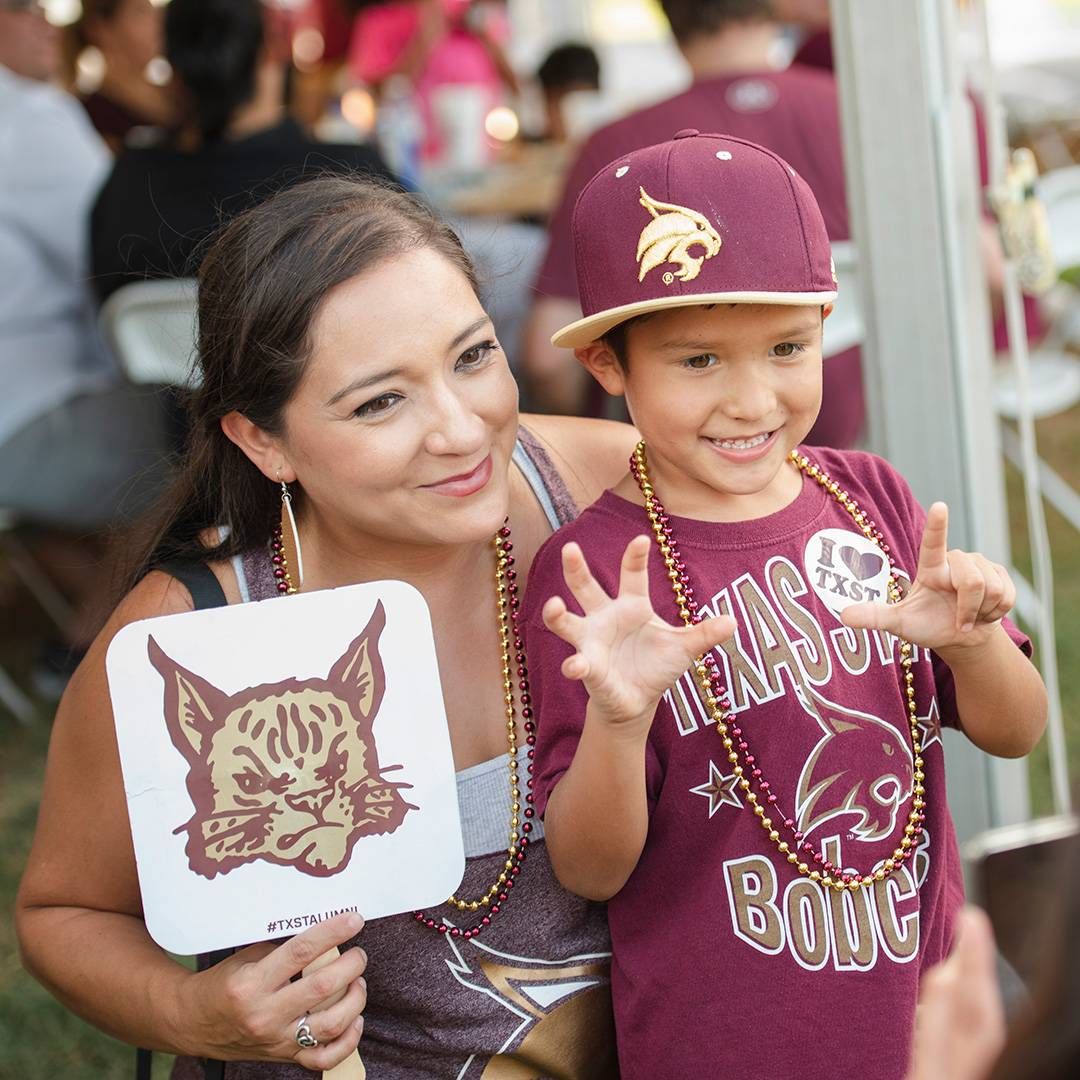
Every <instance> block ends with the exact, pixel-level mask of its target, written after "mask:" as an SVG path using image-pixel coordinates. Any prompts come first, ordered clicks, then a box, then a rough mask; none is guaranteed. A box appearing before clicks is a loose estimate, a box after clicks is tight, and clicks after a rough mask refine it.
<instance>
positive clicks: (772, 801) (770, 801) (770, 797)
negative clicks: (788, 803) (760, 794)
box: [766, 791, 776, 806]
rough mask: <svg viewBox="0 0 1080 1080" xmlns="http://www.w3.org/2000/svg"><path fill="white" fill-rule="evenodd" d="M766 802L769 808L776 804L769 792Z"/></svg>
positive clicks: (774, 797)
mask: <svg viewBox="0 0 1080 1080" xmlns="http://www.w3.org/2000/svg"><path fill="white" fill-rule="evenodd" d="M766 801H767V802H768V804H769V805H770V806H772V805H773V804H775V802H776V796H775V795H774V794H773V793H772V792H771V791H770V792H769V797H768V799H767V800H766Z"/></svg>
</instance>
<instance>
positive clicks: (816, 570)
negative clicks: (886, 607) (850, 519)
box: [803, 529, 889, 619]
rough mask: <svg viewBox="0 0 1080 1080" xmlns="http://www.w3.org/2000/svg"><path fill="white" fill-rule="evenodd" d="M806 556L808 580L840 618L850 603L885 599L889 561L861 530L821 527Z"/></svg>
mask: <svg viewBox="0 0 1080 1080" xmlns="http://www.w3.org/2000/svg"><path fill="white" fill-rule="evenodd" d="M803 559H804V565H805V569H806V579H807V581H809V582H810V584H811V585H812V586H813V588H814V591H815V592H816V593H817V594H818V596H819V597H821V600H822V603H824V604H825V606H826V607H827V608H828V609H829V610H830V611H831V612H832V613H833V614H834V615H835V616H836V617H837V619H839V618H840V613H841V612H842V611H843V610H844V608H846V607H848V606H849V605H851V604H862V603H867V602H873V603H878V604H883V603H885V602H886V598H887V596H888V582H889V564H888V562H887V561H886V559H885V556H884V555H883V554H882V553H881V550H880V549H879V548H878V546H877V545H876V544H875V543H874V542H873V541H872V540H868V539H867V538H866V537H865V536H863V535H862V534H861V533H855V532H849V531H848V530H847V529H822V530H821V531H820V532H818V533H815V534H814V535H813V536H812V537H810V541H809V543H807V545H806V551H805V553H804V555H803Z"/></svg>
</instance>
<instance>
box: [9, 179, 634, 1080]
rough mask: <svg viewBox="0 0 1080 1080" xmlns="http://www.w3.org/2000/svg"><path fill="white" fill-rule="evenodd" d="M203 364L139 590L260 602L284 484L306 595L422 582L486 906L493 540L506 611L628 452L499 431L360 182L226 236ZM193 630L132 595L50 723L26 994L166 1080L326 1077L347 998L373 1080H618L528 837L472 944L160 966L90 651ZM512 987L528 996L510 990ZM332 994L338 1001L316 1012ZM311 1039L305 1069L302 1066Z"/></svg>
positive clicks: (407, 938) (576, 423)
mask: <svg viewBox="0 0 1080 1080" xmlns="http://www.w3.org/2000/svg"><path fill="white" fill-rule="evenodd" d="M199 352H200V366H201V375H202V381H201V387H200V389H199V390H198V391H197V393H196V396H195V399H194V401H193V404H192V413H193V416H192V421H193V426H192V445H191V448H190V452H189V454H188V456H187V459H186V464H185V470H184V473H183V475H182V477H181V478H180V479H179V481H178V483H177V487H176V489H175V491H174V493H173V496H172V499H171V503H170V506H169V508H168V510H167V512H166V513H165V515H164V517H163V519H162V522H161V527H160V529H159V531H158V533H157V535H156V538H155V539H154V541H153V543H152V544H151V545H150V553H149V555H148V556H147V558H146V559H145V560H143V561H144V565H146V566H154V565H161V564H162V563H164V562H168V563H169V564H170V565H171V566H174V567H175V566H177V565H178V564H182V565H184V566H186V567H188V568H190V567H193V566H197V565H199V563H200V562H202V561H203V560H208V561H209V563H210V567H211V569H212V570H213V575H214V580H215V581H216V582H217V583H218V584H219V585H220V588H221V589H222V590H223V591H224V594H225V597H226V598H227V599H228V601H229V602H230V603H240V602H242V601H243V600H247V599H258V598H262V597H266V596H275V595H277V592H278V591H279V587H278V582H279V580H280V578H278V577H275V574H274V570H275V563H274V561H273V558H274V555H273V552H274V547H273V545H272V537H273V535H274V532H275V528H276V526H277V525H278V522H279V521H280V520H281V518H280V515H281V491H282V485H283V484H284V485H286V486H287V488H288V490H289V492H290V497H291V498H292V499H293V505H294V506H295V507H296V519H297V524H298V536H299V546H300V548H301V549H302V552H303V566H304V581H303V590H304V591H308V590H314V589H324V588H333V587H335V586H340V585H344V584H348V583H352V582H361V581H367V580H373V579H382V578H399V579H403V580H406V581H409V582H411V583H412V584H413V585H414V586H416V587H417V588H418V589H419V590H420V591H421V592H422V593H423V594H424V596H425V598H426V599H427V602H428V605H429V606H430V609H431V614H432V620H433V625H434V630H435V639H436V646H437V649H438V653H439V667H440V671H441V672H442V673H443V674H442V684H443V685H442V689H443V694H444V698H445V702H446V711H447V717H448V723H449V727H450V735H451V742H452V745H453V750H454V758H455V763H456V765H457V768H458V769H459V770H460V771H459V799H460V803H461V808H462V820H463V827H464V829H465V835H466V844H467V855H468V856H469V860H468V864H467V868H466V875H465V880H464V882H463V884H462V888H461V890H460V893H461V895H463V896H466V897H473V896H476V895H477V894H483V893H484V892H485V891H486V890H487V889H488V887H489V886H490V885H491V884H492V882H493V881H498V875H499V874H500V872H501V870H502V867H503V864H504V861H505V860H506V859H507V830H508V827H509V822H510V815H511V807H510V803H511V795H510V786H511V781H509V779H508V776H507V765H508V754H507V749H508V743H507V723H506V720H507V715H506V704H505V702H504V697H503V694H504V691H503V676H502V659H501V656H500V643H499V636H498V627H497V622H496V618H495V614H496V604H495V598H496V585H495V561H494V558H493V550H492V538H493V537H494V535H495V534H496V532H497V531H498V530H499V529H500V528H501V527H502V526H503V523H504V521H506V522H507V523H508V527H509V529H510V530H512V543H513V545H514V547H513V552H514V555H515V557H516V560H517V571H518V576H517V579H516V580H517V584H518V586H519V587H521V586H523V585H524V580H525V577H526V573H527V570H528V567H529V565H530V563H531V561H532V556H533V554H534V552H535V551H536V549H537V547H538V546H539V545H540V544H541V543H542V542H543V540H544V539H545V537H547V536H548V535H549V534H550V532H551V530H552V527H553V525H554V524H555V523H556V522H557V521H559V520H565V519H566V518H567V517H569V516H571V515H572V514H573V513H574V512H575V509H574V508H575V505H576V506H582V505H584V504H586V503H588V502H590V501H591V500H592V499H593V498H594V497H595V496H596V495H597V494H599V492H600V491H601V490H602V489H603V488H604V487H606V486H607V485H608V484H609V483H613V482H614V480H615V479H616V477H617V476H618V475H619V474H620V473H621V471H623V470H624V469H625V462H626V460H627V455H628V453H629V451H630V449H631V447H632V445H633V433H632V431H631V430H630V429H629V428H627V427H624V426H623V425H618V424H606V423H603V422H599V421H594V422H590V421H583V420H571V419H565V418H551V417H529V418H527V419H526V421H525V422H524V423H523V424H522V426H520V427H519V423H518V416H517V388H516V385H515V384H514V381H513V379H512V377H511V376H510V373H509V369H508V367H507V363H506V358H505V356H504V355H503V353H502V351H501V349H500V348H499V345H498V343H497V341H496V340H495V339H494V337H493V334H492V329H491V323H490V321H489V319H488V318H487V316H486V314H485V312H484V310H483V308H482V307H481V304H480V301H479V299H478V298H477V290H476V282H475V279H474V277H473V274H472V269H471V267H470V264H469V262H468V260H467V257H466V256H465V255H464V253H463V251H462V249H461V246H460V243H459V242H458V241H457V238H456V237H455V236H454V234H453V233H452V232H450V231H449V230H448V229H447V228H446V227H445V226H444V225H442V224H440V223H439V222H438V221H437V220H436V219H435V218H434V217H433V216H432V214H431V213H430V212H429V211H428V210H426V209H425V208H423V207H422V206H420V205H419V204H417V203H416V202H414V201H413V200H412V199H411V198H410V197H409V196H407V195H404V194H401V193H399V192H396V191H392V190H389V189H385V188H380V187H378V186H376V185H374V184H372V183H365V182H361V181H355V180H346V179H335V178H329V177H327V178H321V179H318V180H314V181H311V182H308V183H305V184H301V185H297V186H295V187H293V188H289V189H287V190H285V191H283V192H280V193H279V194H277V195H276V196H275V197H274V198H273V199H271V200H270V201H269V202H267V203H266V204H264V205H262V206H260V207H257V208H255V209H254V210H251V211H249V212H247V213H245V214H244V215H242V216H241V217H239V218H238V219H236V220H235V221H233V223H232V224H231V225H230V226H228V228H227V229H226V230H225V231H224V232H223V234H222V235H221V237H220V238H219V239H218V241H217V242H216V244H215V245H214V247H213V248H212V249H211V250H210V252H209V253H208V255H207V258H206V259H205V261H204V263H203V266H202V269H201V272H200V280H199ZM288 548H289V554H290V556H293V555H294V554H295V553H294V552H293V551H292V544H291V542H290V544H289V545H288ZM279 560H280V557H279ZM278 565H280V561H279V563H278ZM290 566H291V567H292V569H293V572H295V563H294V562H290ZM192 605H193V602H192V598H191V596H190V595H189V592H188V590H187V589H186V588H185V587H184V586H183V585H182V584H181V583H180V582H179V581H177V580H176V578H175V577H173V576H171V575H170V574H169V573H165V572H162V571H160V570H154V571H151V572H149V573H147V574H146V576H144V577H143V578H142V579H141V580H140V581H139V582H138V584H137V585H135V587H134V588H133V589H132V591H131V592H130V593H129V595H128V596H127V597H126V598H125V599H124V601H123V602H122V603H121V604H120V606H119V608H118V609H117V610H116V612H115V613H114V615H113V617H112V619H111V620H110V622H109V624H108V626H107V627H106V629H105V630H104V632H103V633H102V634H101V636H100V638H99V639H98V640H97V642H95V644H94V646H93V648H92V649H91V651H90V654H89V656H88V657H87V659H86V661H85V662H84V663H83V665H82V667H81V668H80V670H79V671H78V673H77V674H76V676H75V678H74V679H73V681H72V684H71V686H70V687H69V690H68V692H67V694H66V695H65V697H64V700H63V701H62V703H61V706H60V710H59V713H58V715H57V718H56V723H55V728H54V737H53V742H52V746H51V748H50V756H49V765H48V770H47V775H46V781H45V792H44V797H43V802H42V808H41V816H40V820H39V823H38V832H37V835H36V837H35V841H34V847H33V850H32V852H31V856H30V860H29V866H28V869H27V872H26V876H25V878H24V880H23V885H22V889H21V893H20V898H19V905H18V913H17V926H18V933H19V938H20V942H21V944H22V948H23V952H24V956H25V960H26V964H27V966H28V967H29V969H30V970H31V971H32V972H33V973H34V974H35V975H36V976H37V977H38V978H39V979H40V980H41V981H42V982H43V983H45V985H46V986H48V987H49V988H50V989H51V990H52V992H53V993H55V994H56V996H57V997H59V998H60V1000H61V1001H63V1002H64V1003H65V1004H66V1005H68V1006H69V1007H70V1008H71V1009H73V1010H74V1011H76V1012H78V1013H80V1014H81V1015H83V1016H85V1017H86V1018H87V1019H89V1020H90V1021H91V1022H92V1023H95V1024H97V1025H98V1026H99V1027H101V1028H103V1029H105V1030H106V1031H108V1032H110V1033H112V1034H114V1035H116V1036H117V1037H119V1038H122V1039H124V1040H126V1041H128V1042H132V1043H136V1044H140V1045H144V1046H151V1047H154V1048H160V1049H164V1050H169V1051H171V1052H173V1053H178V1054H181V1055H186V1057H185V1059H184V1060H183V1061H182V1062H181V1064H180V1066H179V1067H178V1075H181V1076H184V1077H189V1076H198V1075H199V1074H198V1069H197V1066H196V1065H195V1064H194V1063H193V1062H192V1061H191V1058H197V1057H208V1058H215V1059H227V1060H232V1061H235V1060H246V1061H259V1062H292V1063H294V1064H293V1065H292V1066H289V1065H279V1066H272V1065H269V1064H267V1065H265V1066H263V1067H261V1068H260V1067H255V1066H252V1067H250V1071H233V1070H230V1071H229V1072H227V1074H226V1075H228V1076H231V1077H237V1076H244V1077H248V1076H252V1077H256V1076H257V1077H260V1078H262V1077H275V1078H278V1077H280V1078H285V1077H289V1078H292V1077H305V1076H308V1075H309V1073H307V1072H305V1071H304V1070H305V1069H312V1070H318V1069H326V1068H329V1067H330V1066H332V1065H333V1064H334V1063H335V1062H337V1061H340V1060H341V1059H342V1058H343V1057H344V1056H346V1054H348V1053H349V1052H350V1051H351V1050H352V1049H353V1047H354V1046H355V1045H356V1043H357V1039H358V1038H359V1031H358V1030H357V1027H356V1026H355V1022H356V1021H357V1019H358V1017H359V1015H360V1013H361V1010H362V1009H363V1008H364V1002H365V998H366V1000H367V1008H366V1010H364V1013H363V1015H364V1040H363V1043H362V1045H361V1049H362V1053H363V1057H364V1060H365V1063H366V1064H367V1066H368V1068H369V1069H370V1071H371V1075H372V1077H379V1078H382V1077H392V1078H398V1077H402V1078H404V1077H421V1076H423V1077H430V1076H448V1077H458V1076H460V1077H472V1076H479V1075H480V1074H481V1073H483V1074H484V1075H485V1076H526V1075H528V1076H541V1075H542V1076H561V1077H586V1076H589V1077H601V1076H606V1075H612V1074H613V1065H612V1062H613V1060H614V1059H613V1057H612V1056H610V1055H611V1050H612V1047H611V1046H610V1044H609V1043H608V1042H607V1035H608V1031H609V1027H610V1011H609V1010H610V1005H609V1003H608V1002H606V1001H605V992H604V991H603V990H601V989H600V988H601V987H603V986H604V985H605V984H606V974H605V971H604V968H605V960H604V956H605V954H606V952H607V945H606V923H605V919H604V915H603V911H602V909H600V908H598V907H596V906H594V905H590V904H588V903H586V902H585V901H581V900H579V899H577V898H575V897H572V896H570V895H569V894H567V893H565V892H563V891H562V890H561V889H560V888H559V887H558V885H557V884H556V883H555V881H554V878H553V876H552V874H551V870H550V866H549V864H548V861H547V858H546V855H545V852H544V845H543V843H542V839H541V830H540V828H539V827H537V828H536V829H535V830H534V831H533V839H534V842H533V843H532V844H531V845H530V847H529V858H528V860H527V862H525V863H524V865H523V867H522V869H521V872H520V873H519V874H518V875H517V876H516V877H515V878H514V885H515V888H514V889H513V892H512V895H510V893H509V891H508V890H507V889H504V892H505V893H506V895H507V900H506V901H502V900H501V899H500V904H505V910H500V912H499V913H498V915H497V917H495V918H493V919H491V921H490V925H488V926H485V927H484V929H483V933H482V935H481V937H480V938H479V939H476V938H473V937H471V936H470V937H469V938H468V939H465V938H464V937H463V936H459V935H456V934H454V933H453V931H452V930H450V931H447V929H446V928H447V927H450V926H453V927H458V928H461V927H468V926H469V925H470V922H469V921H468V920H470V919H476V916H475V915H472V914H471V913H470V912H468V911H465V912H461V911H459V910H458V909H456V908H454V907H446V906H444V907H443V908H441V909H439V910H437V911H432V912H429V913H428V915H427V917H426V923H430V924H431V925H430V926H428V925H425V924H424V923H418V922H417V921H416V920H415V919H414V918H413V917H412V916H411V915H404V916H400V917H395V918H390V919H386V920H380V921H379V922H377V923H375V924H373V925H371V926H369V927H365V928H364V930H363V931H362V933H361V934H360V936H359V938H357V939H356V942H357V943H358V944H360V945H362V947H363V950H364V951H365V952H366V954H367V963H366V967H365V958H364V956H363V954H362V953H361V952H360V951H359V950H357V949H347V950H345V952H344V954H343V956H342V957H341V958H340V959H338V960H336V961H335V962H334V963H333V964H332V965H330V966H328V967H327V968H325V969H324V970H323V972H321V973H320V974H319V975H318V976H315V977H312V976H304V977H303V978H301V979H300V980H299V981H297V982H293V983H291V984H290V982H289V981H288V980H289V978H290V977H292V976H294V975H296V974H298V973H299V972H300V971H301V970H302V968H303V967H304V965H305V964H306V963H307V962H309V961H310V960H311V959H313V958H314V957H315V956H316V955H318V954H320V953H321V952H322V951H323V950H325V949H327V948H328V947H330V946H332V945H337V944H342V943H344V942H346V941H348V940H350V939H352V937H353V930H352V929H350V928H349V927H348V926H347V925H345V923H344V921H343V917H338V918H337V919H334V920H330V921H328V922H325V923H322V924H320V925H319V926H317V927H314V928H312V929H311V930H308V931H306V932H305V933H303V934H301V935H299V936H298V937H296V938H294V939H292V940H291V941H290V942H287V943H286V944H284V945H281V946H277V947H275V946H273V945H271V944H264V945H256V946H252V947H250V948H247V949H244V950H242V951H240V952H239V953H237V954H235V955H234V956H232V957H231V958H229V959H226V960H224V961H223V962H221V963H220V964H218V965H217V966H215V967H211V968H210V969H209V970H206V971H202V972H199V973H192V972H190V971H189V970H187V969H185V968H183V967H181V966H180V965H179V964H177V963H175V962H174V961H173V960H171V959H170V958H169V957H168V956H167V955H166V954H164V953H163V952H162V951H161V950H160V949H159V948H158V947H157V946H156V945H154V943H153V942H152V941H151V940H150V939H149V937H148V936H147V933H146V929H145V926H144V925H143V922H142V919H141V917H140V911H141V909H140V902H139V891H138V883H137V880H136V874H135V865H134V862H133V856H132V849H131V843H130V839H129V831H128V824H127V818H126V810H125V805H124V797H123V787H122V783H121V778H120V773H119V766H118V762H117V751H116V744H115V736H114V733H113V730H112V722H111V713H110V706H109V697H108V689H107V686H106V678H105V669H104V656H105V651H106V649H107V647H108V644H109V641H110V640H111V639H112V637H113V635H115V633H116V632H117V630H119V629H120V628H121V627H122V626H124V625H125V624H127V623H129V622H132V621H133V620H136V619H143V618H148V617H151V616H154V615H161V614H167V613H171V612H179V611H185V610H188V609H190V608H191V607H192ZM519 666H521V664H520V662H519ZM522 670H523V671H524V670H525V669H524V667H522ZM519 678H520V680H521V681H522V682H526V681H527V679H526V678H525V677H524V676H521V675H520V673H519ZM522 692H524V691H522ZM515 702H516V704H515V710H514V711H515V713H516V717H515V719H516V726H517V729H518V732H519V733H518V736H517V738H518V740H519V742H522V741H524V739H525V737H526V734H527V728H528V725H529V724H531V721H530V720H529V709H528V707H527V702H526V705H525V706H524V707H523V706H522V702H521V694H520V693H519V694H518V695H517V697H516V698H515ZM524 761H525V759H524V755H523V756H522V765H523V766H524ZM522 772H523V773H524V772H525V769H524V767H523V768H522ZM526 779H527V778H526V777H524V776H523V777H521V779H520V781H519V783H520V782H521V781H525V780H526ZM525 791H526V785H525V784H524V783H522V786H521V792H522V794H525ZM526 801H527V800H526ZM500 895H501V894H500ZM481 915H482V913H481ZM440 926H442V927H443V928H444V931H443V933H439V932H437V931H438V928H439V927H440ZM361 976H362V977H363V979H366V980H367V985H366V991H365V987H364V986H363V984H362V979H361ZM530 982H534V983H542V984H543V985H542V986H540V987H538V988H537V989H536V992H535V994H530V993H529V990H528V985H527V984H528V983H530ZM522 987H524V989H522ZM342 990H345V991H347V993H346V995H345V997H344V998H343V999H342V1000H341V1002H339V1003H338V1004H337V1005H328V1006H321V1005H320V1003H321V1002H323V1000H324V999H326V998H328V997H331V996H332V995H333V994H335V993H338V992H340V991H342ZM304 1014H307V1016H308V1025H309V1028H310V1031H311V1034H312V1035H313V1036H314V1037H315V1038H316V1039H317V1040H318V1041H319V1043H320V1045H319V1046H318V1047H315V1048H311V1049H302V1048H301V1047H300V1046H298V1045H297V1042H296V1033H297V1021H298V1019H299V1018H300V1017H302V1016H303V1015H304Z"/></svg>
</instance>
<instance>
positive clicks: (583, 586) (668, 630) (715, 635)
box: [543, 536, 735, 724]
mask: <svg viewBox="0 0 1080 1080" xmlns="http://www.w3.org/2000/svg"><path fill="white" fill-rule="evenodd" d="M650 543H651V542H650V540H649V538H648V537H647V536H638V537H635V538H634V539H633V540H631V541H630V543H629V544H627V546H626V551H625V552H623V557H622V565H621V567H620V571H619V594H618V596H615V597H611V596H608V594H607V593H606V592H605V591H604V589H603V588H602V587H601V586H600V584H599V583H598V582H597V580H596V579H595V578H594V577H593V576H592V573H591V572H590V570H589V566H588V564H587V563H586V561H585V556H584V555H583V554H582V551H581V548H580V547H578V545H577V544H574V543H570V544H567V545H566V546H565V547H564V548H563V549H562V559H563V577H564V578H565V579H566V584H567V587H568V588H569V589H570V592H571V593H573V595H574V598H575V599H576V600H577V602H578V603H579V604H580V605H581V609H582V611H583V612H584V614H583V615H574V614H573V613H571V612H570V611H568V610H567V607H566V604H565V603H564V602H563V599H562V597H559V596H553V597H552V598H551V599H550V600H548V602H547V603H546V604H545V605H544V611H543V616H544V624H545V625H546V626H547V628H548V629H549V630H551V631H553V632H554V633H556V634H558V635H559V637H561V638H562V639H563V640H564V641H566V642H568V643H569V644H570V645H572V646H573V647H574V648H575V649H576V650H577V651H576V652H575V653H574V654H573V655H572V656H569V657H567V658H566V659H565V660H564V661H563V665H562V673H563V674H564V675H565V676H566V677H567V678H568V679H580V680H581V681H582V682H584V684H585V688H586V689H587V690H588V691H589V697H590V699H591V703H592V706H593V707H594V708H595V709H597V710H599V713H600V715H602V717H603V718H604V719H605V720H606V721H608V722H610V723H623V722H630V721H634V720H638V721H643V722H644V723H646V724H648V723H650V722H651V721H652V716H653V712H654V711H655V709H656V705H657V702H658V701H659V700H660V696H661V695H662V694H663V692H664V691H665V690H666V689H667V688H668V687H669V686H671V685H672V683H674V682H675V680H676V679H677V678H678V677H679V676H680V675H681V674H682V673H683V672H684V671H685V670H686V669H687V667H689V666H690V664H691V663H693V662H694V660H695V659H696V658H697V657H699V656H701V655H702V654H703V653H707V652H708V651H709V650H710V649H712V648H713V647H714V646H715V645H718V644H719V643H720V642H721V641H723V640H724V639H725V638H728V637H730V636H731V635H732V634H733V633H734V631H735V621H734V619H732V618H730V617H729V616H727V615H721V616H718V617H717V618H714V619H706V620H705V621H704V622H701V623H697V624H696V625H694V626H672V625H671V624H670V623H667V622H665V621H664V620H663V619H661V618H660V616H659V615H657V614H656V612H655V611H653V606H652V603H651V602H650V600H649V576H648V562H649V547H650Z"/></svg>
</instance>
